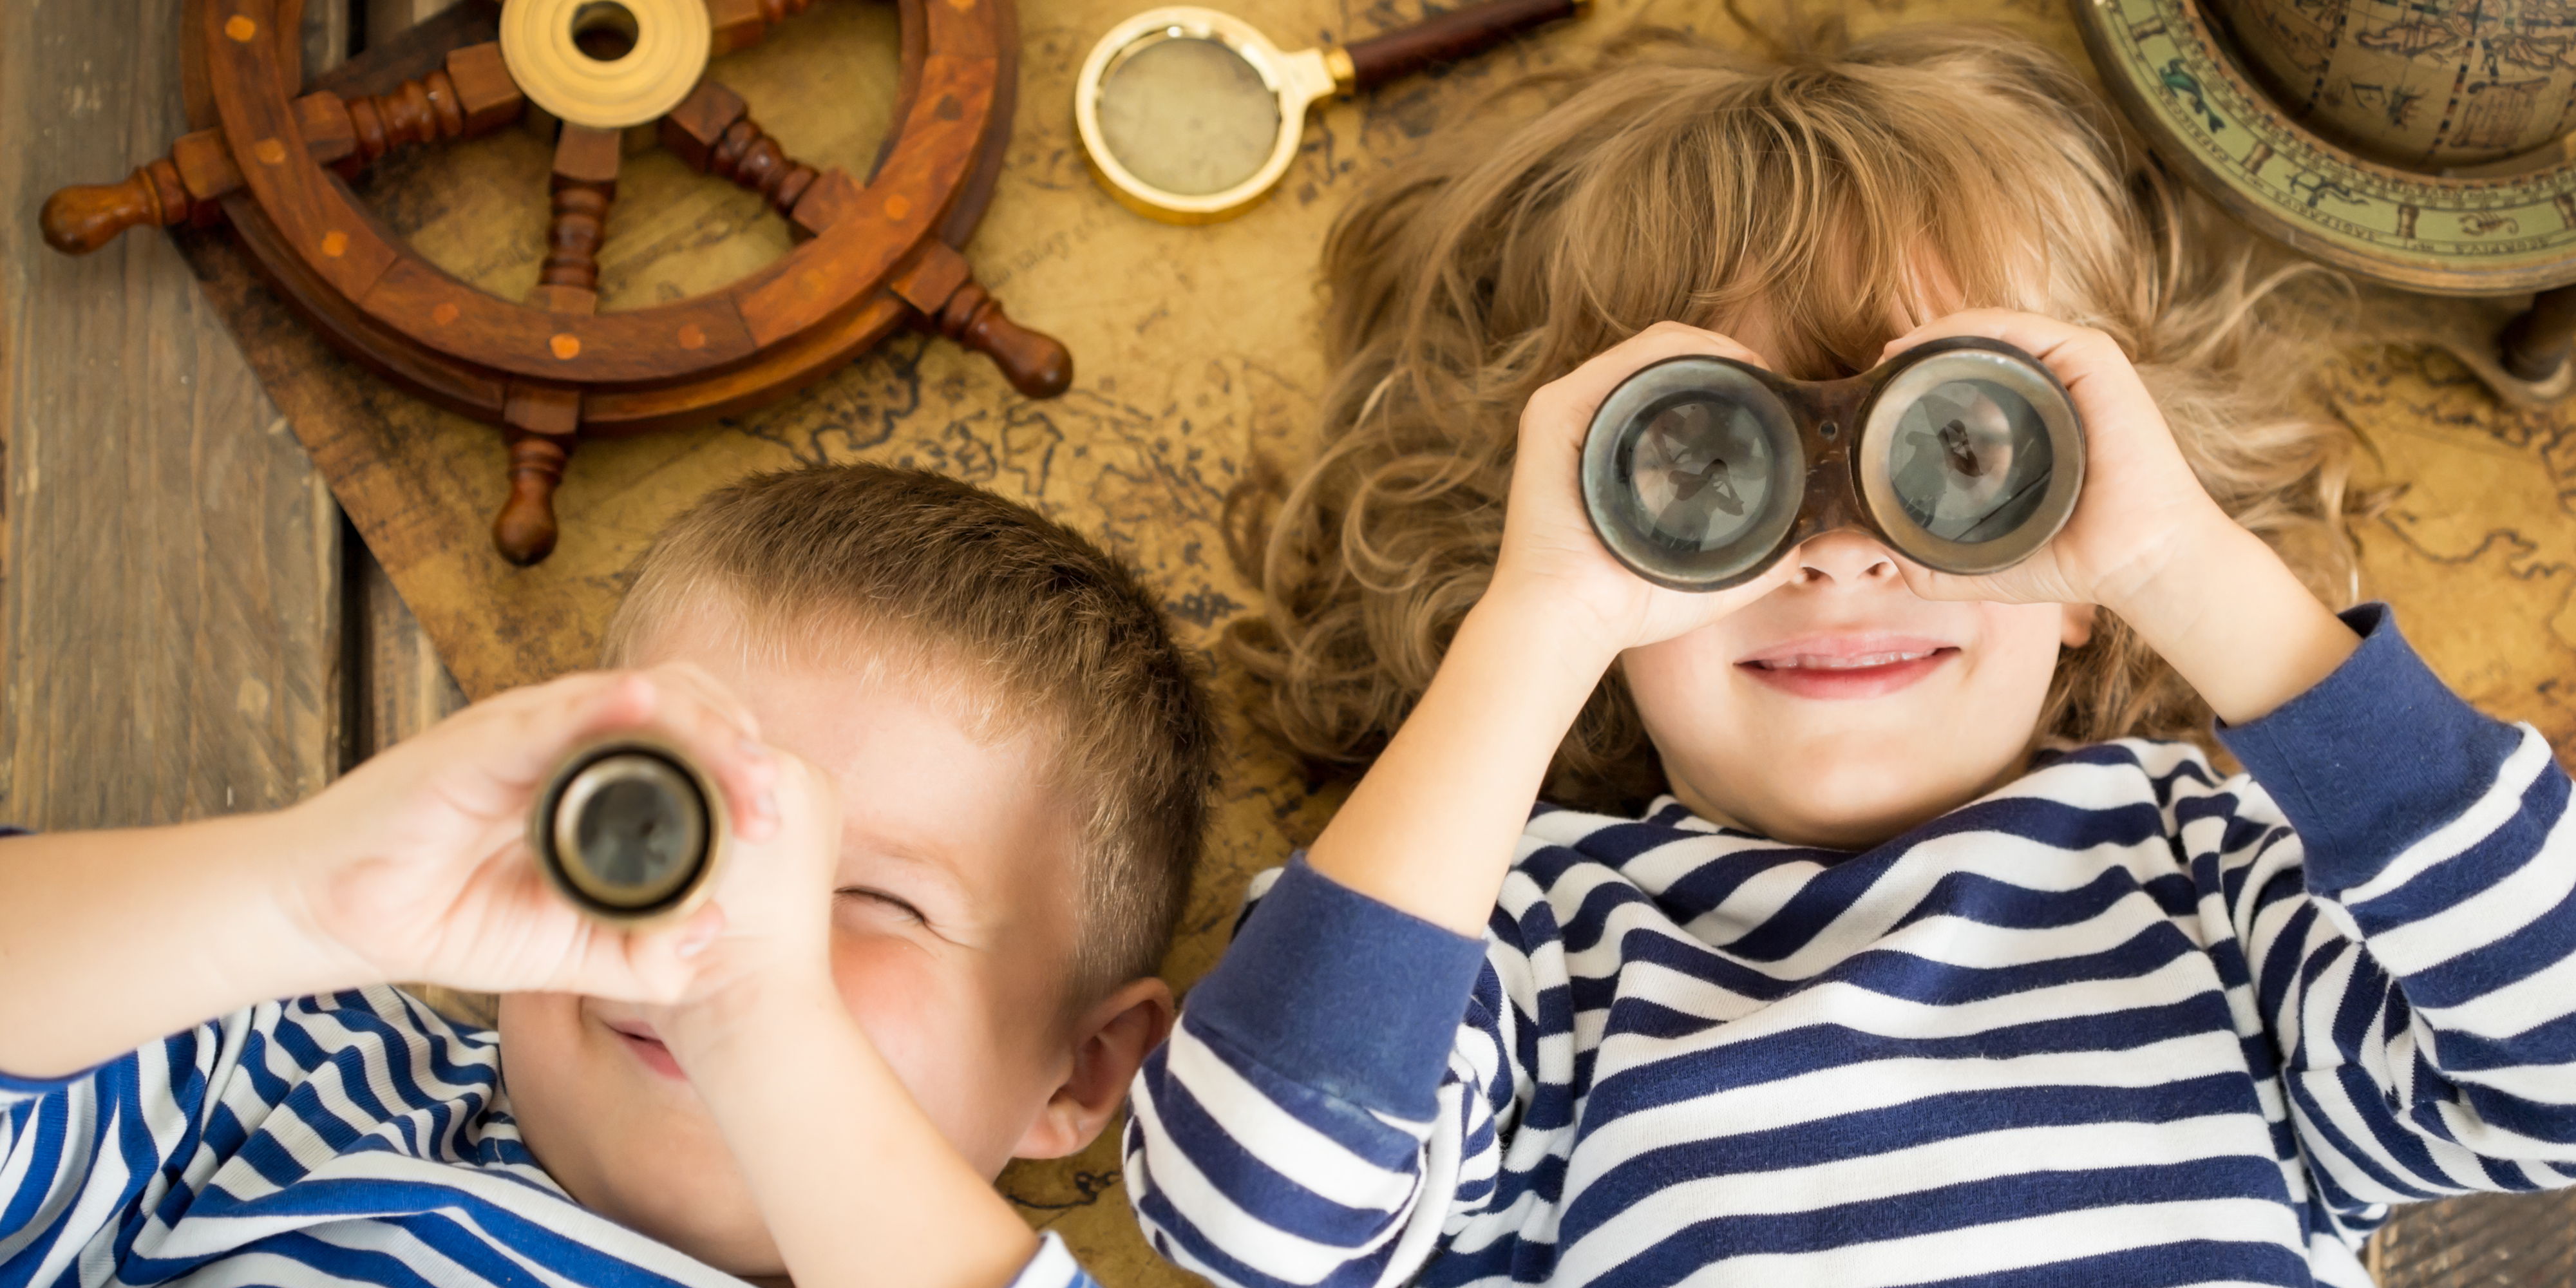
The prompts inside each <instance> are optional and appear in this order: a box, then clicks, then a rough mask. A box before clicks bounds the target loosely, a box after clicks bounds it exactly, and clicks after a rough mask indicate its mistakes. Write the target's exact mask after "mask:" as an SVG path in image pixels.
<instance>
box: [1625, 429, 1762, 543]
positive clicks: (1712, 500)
mask: <svg viewBox="0 0 2576 1288" xmlns="http://www.w3.org/2000/svg"><path fill="white" fill-rule="evenodd" d="M1772 455H1773V452H1772V448H1771V439H1770V436H1769V435H1767V434H1764V433H1763V432H1762V422H1761V421H1760V419H1758V418H1757V417H1756V416H1755V415H1754V414H1753V411H1752V410H1751V409H1750V408H1747V407H1745V406H1744V405H1743V404H1741V403H1736V402H1721V401H1714V400H1706V399H1695V400H1691V401H1687V402H1680V403H1675V404H1673V405H1672V406H1669V407H1666V408H1664V409H1663V410H1662V411H1659V412H1657V413H1655V415H1654V418H1653V419H1651V420H1649V421H1647V422H1646V426H1645V428H1644V430H1643V431H1642V432H1640V433H1639V434H1638V435H1637V439H1636V446H1635V448H1634V449H1633V450H1632V452H1631V453H1630V455H1629V458H1628V480H1629V484H1630V485H1631V486H1632V487H1634V488H1635V489H1636V495H1637V502H1638V506H1639V508H1640V509H1641V510H1643V511H1644V515H1645V517H1646V520H1647V525H1648V528H1647V530H1648V531H1649V532H1650V533H1652V534H1653V536H1654V537H1655V539H1656V540H1658V541H1661V542H1663V543H1664V544H1666V545H1669V546H1672V547H1673V548H1675V549H1677V550H1686V551H1693V552H1696V551H1704V550H1715V549H1717V548H1718V547H1720V546H1724V545H1726V544H1728V543H1730V542H1733V541H1735V540H1737V539H1738V538H1740V537H1742V536H1744V534H1745V533H1747V532H1748V531H1750V530H1752V528H1753V526H1754V525H1755V524H1756V523H1758V522H1760V521H1761V520H1762V518H1763V514H1764V510H1765V508H1766V507H1767V506H1768V505H1769V503H1770V500H1771V476H1772V474H1773V469H1772V459H1771V458H1772Z"/></svg>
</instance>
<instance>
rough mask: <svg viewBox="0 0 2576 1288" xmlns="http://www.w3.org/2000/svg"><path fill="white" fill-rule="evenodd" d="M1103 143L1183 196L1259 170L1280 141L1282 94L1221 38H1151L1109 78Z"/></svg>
mask: <svg viewBox="0 0 2576 1288" xmlns="http://www.w3.org/2000/svg"><path fill="white" fill-rule="evenodd" d="M1097 106H1098V109H1099V112H1100V135H1101V142H1102V143H1104V144H1106V145H1107V146H1108V149H1109V152H1110V154H1111V155H1112V156H1114V157H1115V158H1117V161H1118V164H1119V165H1121V166H1124V167H1126V169H1127V172H1128V173H1129V174H1132V175H1134V176H1136V177H1137V178H1138V179H1141V180H1143V181H1145V182H1146V183H1147V184H1149V185H1151V186H1153V187H1156V188H1159V189H1161V190H1163V191H1165V192H1168V193H1173V194H1175V195H1178V196H1184V197H1204V196H1207V195H1208V194H1210V193H1217V192H1223V191H1225V190H1226V189H1228V188H1232V187H1234V186H1235V185H1236V184H1239V183H1242V182H1243V181H1244V180H1246V179H1249V178H1251V177H1252V176H1253V175H1255V174H1258V173H1260V171H1261V167H1262V165H1263V164H1264V163H1266V162H1268V161H1269V160H1270V150H1271V148H1272V147H1273V146H1274V145H1275V144H1276V143H1277V142H1278V140H1279V126H1280V122H1279V97H1278V95H1276V94H1273V93H1272V92H1271V90H1270V86H1269V84H1268V83H1267V82H1265V81H1263V80H1262V79H1261V72H1260V70H1259V69H1258V68H1255V67H1254V66H1253V65H1252V64H1251V63H1249V62H1247V61H1245V60H1244V57H1243V55H1241V54H1239V53H1236V52H1235V51H1234V48H1233V47H1232V46H1230V45H1227V44H1225V43H1224V42H1222V41H1216V40H1208V39H1205V38H1202V37H1197V36H1180V35H1161V34H1158V35H1156V36H1149V37H1147V38H1145V40H1142V41H1139V42H1138V43H1137V44H1135V45H1130V46H1128V49H1127V52H1125V53H1124V54H1122V55H1121V56H1120V58H1119V59H1118V61H1116V62H1114V63H1111V64H1110V65H1109V72H1108V74H1107V75H1106V76H1104V77H1103V78H1102V84H1101V86H1100V98H1099V102H1098V104H1097Z"/></svg>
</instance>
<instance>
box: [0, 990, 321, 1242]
mask: <svg viewBox="0 0 2576 1288" xmlns="http://www.w3.org/2000/svg"><path fill="white" fill-rule="evenodd" d="M264 1009H265V1011H266V1012H267V1013H268V1014H269V1015H270V1017H271V1018H272V1019H273V1017H274V1016H275V1014H276V1012H277V1010H278V1008H277V1007H276V1006H275V1005H270V1006H268V1007H266V1008H264ZM252 1015H253V1012H248V1011H245V1012H241V1013H239V1014H236V1015H234V1016H232V1017H229V1018H228V1019H225V1020H220V1021H215V1022H212V1023H207V1024H201V1025H198V1026H197V1027H195V1028H192V1029H189V1030H186V1031H185V1032H181V1033H177V1034H173V1035H172V1036H170V1037H168V1038H165V1039H163V1040H162V1041H160V1042H157V1043H154V1044H153V1045H151V1046H148V1047H145V1048H143V1049H142V1050H140V1051H136V1052H134V1053H132V1054H130V1055H127V1056H124V1057H122V1058H120V1059H117V1060H114V1061H111V1062H109V1063H107V1064H104V1065H101V1066H99V1067H98V1068H96V1069H93V1070H91V1071H89V1072H88V1073H85V1074H81V1075H78V1076H76V1077H70V1078H61V1079H53V1080H46V1081H31V1080H25V1079H18V1078H10V1077H6V1076H0V1283H52V1282H56V1281H58V1280H62V1279H64V1278H65V1275H66V1272H67V1271H69V1270H70V1269H71V1268H72V1267H73V1266H75V1265H76V1264H79V1263H81V1262H82V1261H84V1260H85V1259H87V1258H90V1257H107V1258H111V1259H113V1260H122V1259H123V1257H124V1255H125V1253H126V1252H127V1251H128V1249H129V1248H130V1247H131V1246H132V1242H133V1237H134V1234H135V1232H136V1229H137V1227H138V1225H139V1223H140V1221H141V1220H142V1219H143V1218H144V1217H145V1216H146V1215H147V1214H148V1213H149V1212H150V1211H151V1210H152V1209H153V1208H154V1207H155V1206H156V1205H158V1204H159V1203H160V1202H161V1201H162V1200H163V1199H164V1198H165V1197H166V1196H167V1195H168V1194H169V1192H170V1190H171V1187H172V1182H173V1180H174V1179H175V1176H176V1173H177V1171H178V1168H179V1166H180V1165H181V1164H182V1163H184V1162H185V1161H186V1160H187V1159H188V1158H189V1157H190V1156H191V1155H192V1154H194V1153H196V1152H197V1151H198V1150H199V1149H200V1148H201V1147H205V1146H208V1145H218V1146H219V1145H220V1142H217V1141H209V1140H208V1139H207V1132H206V1125H207V1124H206V1112H205V1111H206V1109H207V1108H208V1105H207V1098H208V1097H207V1089H208V1086H209V1078H208V1074H209V1072H210V1071H211V1070H212V1069H214V1068H215V1066H216V1064H217V1062H218V1060H219V1059H221V1058H222V1055H223V1053H225V1052H226V1051H227V1049H228V1048H229V1049H230V1050H232V1051H234V1052H237V1051H238V1048H239V1047H240V1046H241V1044H242V1043H243V1042H244V1040H245V1039H246V1038H247V1037H248V1036H249V1034H250V1032H251V1030H252V1028H253V1022H252V1019H251V1017H252Z"/></svg>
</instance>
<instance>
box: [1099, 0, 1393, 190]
mask: <svg viewBox="0 0 2576 1288" xmlns="http://www.w3.org/2000/svg"><path fill="white" fill-rule="evenodd" d="M1166 40H1206V41H1213V42H1215V43H1217V44H1220V45H1223V46H1225V47H1226V48H1227V49H1229V50H1232V51H1233V52H1234V54H1235V55H1236V56H1237V57H1239V58H1241V59H1243V61H1244V62H1245V63H1247V64H1249V65H1250V66H1251V67H1252V70H1253V71H1254V72H1255V73H1257V74H1258V75H1259V76H1260V77H1261V83H1262V85H1263V87H1264V88H1266V89H1268V90H1269V91H1270V93H1271V97H1272V98H1273V99H1274V100H1276V101H1277V103H1278V105H1279V137H1278V138H1276V139H1274V140H1272V141H1271V146H1270V156H1269V158H1268V159H1267V160H1265V161H1263V162H1262V163H1261V168H1260V169H1258V170H1255V171H1253V172H1252V176H1251V177H1250V178H1247V179H1245V180H1244V181H1243V182H1241V183H1238V184H1236V185H1234V186H1233V187H1231V188H1226V189H1224V190H1222V191H1218V192H1211V193H1204V194H1201V195H1198V196H1190V195H1187V194H1184V193H1178V192H1166V191H1164V190H1163V189H1160V188H1157V187H1155V186H1154V185H1152V184H1150V183H1147V182H1145V181H1144V180H1142V179H1139V178H1137V177H1136V176H1135V174H1134V173H1133V172H1131V171H1129V170H1128V169H1127V167H1126V166H1124V165H1121V164H1120V163H1119V161H1118V158H1117V157H1116V156H1115V155H1113V154H1112V153H1111V152H1110V150H1109V145H1108V141H1107V139H1106V137H1105V136H1103V135H1102V133H1101V131H1100V90H1101V87H1102V86H1104V85H1106V84H1107V83H1108V81H1109V76H1110V73H1112V72H1114V71H1116V70H1117V69H1118V67H1119V66H1120V65H1121V64H1123V63H1125V62H1126V61H1127V60H1128V59H1129V58H1133V57H1135V56H1136V55H1137V54H1138V53H1141V52H1143V51H1144V50H1146V49H1149V48H1152V47H1153V46H1155V45H1158V44H1161V43H1162V42H1164V41H1166ZM1351 79H1352V75H1351V59H1350V55H1349V54H1347V53H1345V52H1343V51H1342V50H1341V49H1339V48H1330V49H1301V50H1298V51H1296V52H1295V53H1282V52H1281V51H1280V49H1279V47H1278V46H1277V45H1274V44H1272V43H1271V42H1270V38H1269V37H1268V36H1265V35H1263V34H1262V33H1261V31H1260V29H1259V28H1257V27H1254V26H1253V25H1252V24H1250V23H1248V22H1245V21H1243V20H1242V19H1240V18H1237V17H1234V16H1233V15H1231V14H1225V13H1219V12H1217V11H1216V10H1214V9H1199V8H1194V7H1190V6H1175V7H1171V8H1165V9H1149V10H1147V11H1145V12H1143V13H1140V14H1137V15H1136V16H1135V17H1133V18H1129V19H1128V20H1126V21H1125V22H1122V23H1119V24H1118V25H1117V26H1115V27H1112V28H1110V29H1109V32H1108V34H1107V35H1104V36H1102V37H1101V38H1100V41H1099V43H1097V44H1095V45H1093V46H1092V47H1091V56H1090V57H1089V58H1086V59H1084V60H1083V63H1082V74H1081V75H1080V76H1077V77H1075V78H1074V82H1073V86H1074V89H1073V121H1074V128H1075V130H1076V131H1077V132H1079V133H1080V135H1081V136H1082V153H1083V156H1084V157H1086V158H1087V159H1088V160H1089V161H1090V162H1091V177H1092V178H1093V179H1095V180H1098V181H1099V183H1100V186H1101V187H1102V188H1105V189H1107V190H1108V192H1109V195H1110V196H1112V197H1115V198H1117V199H1118V204H1120V205H1122V206H1125V207H1127V208H1128V209H1129V210H1133V211H1135V212H1136V213H1137V214H1140V215H1143V216H1145V217H1146V218H1148V219H1159V220H1162V221H1163V222H1165V223H1171V224H1213V223H1217V222H1220V221H1223V220H1227V219H1232V218H1234V217H1235V216H1236V215H1239V214H1242V213H1243V212H1244V211H1246V210H1249V209H1251V208H1252V207H1253V206H1254V205H1256V204H1258V203H1259V202H1260V200H1261V199H1262V198H1263V197H1265V196H1267V195H1269V192H1270V190H1271V189H1272V188H1274V187H1277V186H1278V184H1279V180H1280V178H1281V177H1282V176H1284V175H1286V174H1287V173H1288V165H1289V163H1290V162H1292V161H1295V160H1296V159H1297V149H1298V146H1299V145H1300V144H1301V143H1302V142H1303V141H1304V138H1305V132H1306V109H1307V107H1308V106H1310V105H1312V104H1313V103H1314V102H1315V100H1317V99H1321V98H1330V97H1332V96H1334V95H1336V94H1344V93H1348V92H1349V91H1350V86H1351Z"/></svg>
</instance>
